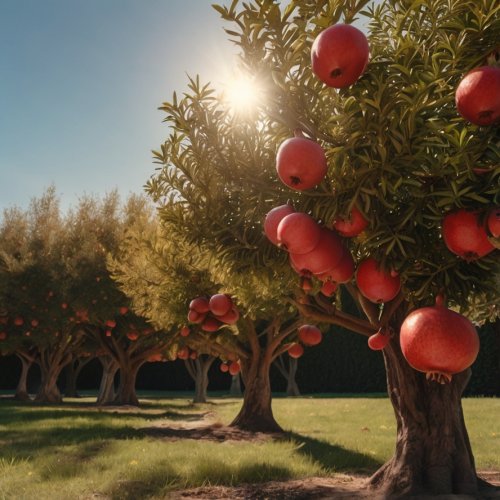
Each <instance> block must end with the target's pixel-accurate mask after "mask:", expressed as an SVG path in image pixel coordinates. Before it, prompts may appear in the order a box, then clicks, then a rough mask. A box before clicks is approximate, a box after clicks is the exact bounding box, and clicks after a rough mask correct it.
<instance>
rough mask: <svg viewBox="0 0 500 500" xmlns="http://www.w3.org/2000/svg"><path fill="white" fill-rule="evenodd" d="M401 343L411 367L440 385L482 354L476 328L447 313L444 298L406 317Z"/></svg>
mask: <svg viewBox="0 0 500 500" xmlns="http://www.w3.org/2000/svg"><path fill="white" fill-rule="evenodd" d="M400 343H401V350H402V352H403V355H404V357H405V358H406V360H407V361H408V363H409V364H410V365H411V366H412V367H413V368H415V370H418V371H421V372H425V373H426V376H427V378H428V379H432V380H436V381H438V382H440V383H445V382H449V381H450V380H451V376H452V375H453V374H455V373H459V372H461V371H463V370H465V369H466V368H468V367H469V366H470V365H472V363H474V361H475V359H476V357H477V354H478V352H479V336H478V334H477V331H476V329H475V328H474V326H473V324H472V323H471V322H470V321H469V320H468V319H467V318H466V317H465V316H462V315H461V314H458V313H456V312H454V311H450V310H449V309H447V308H446V307H445V306H444V305H443V298H442V297H441V296H438V297H436V305H435V306H432V307H422V308H421V309H416V310H415V311H413V312H411V313H410V314H409V315H408V316H407V317H406V319H405V320H404V322H403V324H402V325H401V332H400Z"/></svg>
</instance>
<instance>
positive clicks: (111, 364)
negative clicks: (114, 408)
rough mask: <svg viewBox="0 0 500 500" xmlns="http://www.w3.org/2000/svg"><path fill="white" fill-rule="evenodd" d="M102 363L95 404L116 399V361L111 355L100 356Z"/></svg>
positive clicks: (108, 402) (112, 401) (102, 403)
mask: <svg viewBox="0 0 500 500" xmlns="http://www.w3.org/2000/svg"><path fill="white" fill-rule="evenodd" d="M99 361H100V362H101V365H102V376H101V384H100V386H99V394H98V395H97V404H98V405H106V404H111V403H114V401H115V399H116V391H115V375H116V372H117V371H118V363H117V362H116V361H115V360H114V359H113V358H111V357H102V356H101V357H100V358H99Z"/></svg>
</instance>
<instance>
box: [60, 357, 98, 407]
mask: <svg viewBox="0 0 500 500" xmlns="http://www.w3.org/2000/svg"><path fill="white" fill-rule="evenodd" d="M91 359H92V358H83V359H81V358H79V359H75V360H73V361H72V362H71V363H68V365H67V366H66V387H65V388H64V395H65V396H66V397H68V398H79V397H80V395H79V394H78V392H77V389H76V383H77V381H78V376H79V375H80V372H81V371H82V369H83V367H84V366H85V365H86V364H87V363H88V362H89V361H91Z"/></svg>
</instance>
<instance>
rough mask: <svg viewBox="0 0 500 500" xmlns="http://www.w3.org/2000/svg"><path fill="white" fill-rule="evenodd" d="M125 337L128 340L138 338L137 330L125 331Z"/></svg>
mask: <svg viewBox="0 0 500 500" xmlns="http://www.w3.org/2000/svg"><path fill="white" fill-rule="evenodd" d="M127 338H128V339H129V340H132V341H134V340H137V339H138V338H139V334H138V333H137V332H128V333H127Z"/></svg>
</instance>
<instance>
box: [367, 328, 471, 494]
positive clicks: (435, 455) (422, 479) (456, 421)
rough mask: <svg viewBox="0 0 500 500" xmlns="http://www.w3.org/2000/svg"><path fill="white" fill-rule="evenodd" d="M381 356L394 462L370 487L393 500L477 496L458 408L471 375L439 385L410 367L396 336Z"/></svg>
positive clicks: (391, 462)
mask: <svg viewBox="0 0 500 500" xmlns="http://www.w3.org/2000/svg"><path fill="white" fill-rule="evenodd" d="M398 331H399V328H398ZM383 353H384V360H385V364H386V370H387V385H388V392H389V396H390V399H391V402H392V405H393V407H394V411H395V414H396V421H397V439H396V450H395V454H394V456H393V457H392V459H391V460H389V462H387V463H386V464H385V465H384V466H382V467H381V468H380V469H379V470H378V471H377V472H376V473H375V474H374V475H373V476H372V477H371V478H370V484H371V486H372V487H373V488H375V489H377V490H378V491H379V492H380V493H382V494H384V496H387V497H391V498H393V497H394V498H402V497H405V498H406V497H408V496H410V495H421V494H440V495H447V494H468V495H477V494H478V491H479V486H480V483H479V482H478V478H477V475H476V470H475V465H474V457H473V455H472V450H471V446H470V443H469V437H468V434H467V430H466V428H465V423H464V416H463V411H462V405H461V395H462V393H463V391H464V389H465V387H466V385H467V382H468V380H469V378H470V370H466V371H465V372H462V373H459V374H457V375H454V376H453V378H452V381H451V383H449V384H445V385H441V384H439V383H437V382H433V381H428V380H426V378H425V374H423V373H420V372H417V371H416V370H414V369H413V368H411V367H410V366H409V365H408V363H407V362H406V360H405V359H404V357H403V355H402V353H401V349H400V346H399V338H398V336H396V338H393V339H392V340H391V342H390V344H389V345H388V346H387V347H386V348H385V349H384V351H383Z"/></svg>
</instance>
